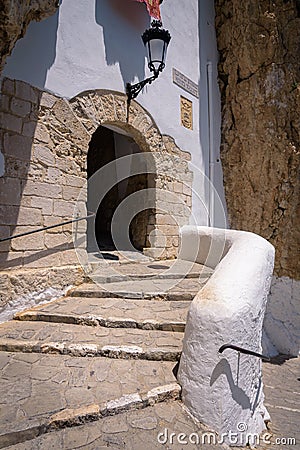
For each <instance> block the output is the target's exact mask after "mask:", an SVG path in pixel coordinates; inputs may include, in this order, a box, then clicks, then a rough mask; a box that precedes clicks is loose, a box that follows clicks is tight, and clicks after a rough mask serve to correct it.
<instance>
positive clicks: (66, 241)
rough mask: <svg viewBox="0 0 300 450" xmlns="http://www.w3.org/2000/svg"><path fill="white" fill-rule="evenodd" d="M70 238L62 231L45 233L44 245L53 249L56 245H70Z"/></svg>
mask: <svg viewBox="0 0 300 450" xmlns="http://www.w3.org/2000/svg"><path fill="white" fill-rule="evenodd" d="M70 242H71V239H70V237H69V236H67V235H66V234H64V233H55V234H53V233H50V234H49V233H46V235H45V245H46V247H47V248H48V249H51V248H52V249H54V248H57V247H66V246H68V245H70Z"/></svg>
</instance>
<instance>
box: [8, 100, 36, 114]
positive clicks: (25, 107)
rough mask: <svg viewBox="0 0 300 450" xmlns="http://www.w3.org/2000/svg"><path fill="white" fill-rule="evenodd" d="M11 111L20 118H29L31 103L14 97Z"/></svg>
mask: <svg viewBox="0 0 300 450" xmlns="http://www.w3.org/2000/svg"><path fill="white" fill-rule="evenodd" d="M10 109H11V112H12V113H13V114H15V115H16V116H20V117H25V116H27V115H28V114H29V113H30V111H31V103H29V102H27V101H25V100H20V99H19V98H16V97H13V98H12V99H11V103H10Z"/></svg>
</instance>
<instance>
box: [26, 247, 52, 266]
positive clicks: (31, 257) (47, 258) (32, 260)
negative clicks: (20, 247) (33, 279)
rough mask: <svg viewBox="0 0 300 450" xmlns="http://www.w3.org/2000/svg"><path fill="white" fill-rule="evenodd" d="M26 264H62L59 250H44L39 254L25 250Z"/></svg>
mask: <svg viewBox="0 0 300 450" xmlns="http://www.w3.org/2000/svg"><path fill="white" fill-rule="evenodd" d="M24 264H26V266H27V268H35V267H36V268H39V267H58V266H59V265H60V261H59V252H56V251H55V250H52V249H51V250H44V251H42V252H39V253H38V254H37V253H36V252H33V251H25V252H24Z"/></svg>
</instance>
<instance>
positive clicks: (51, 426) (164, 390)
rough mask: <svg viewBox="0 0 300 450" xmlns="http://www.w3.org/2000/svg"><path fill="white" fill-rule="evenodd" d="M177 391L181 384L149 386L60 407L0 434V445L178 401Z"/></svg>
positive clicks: (178, 391)
mask: <svg viewBox="0 0 300 450" xmlns="http://www.w3.org/2000/svg"><path fill="white" fill-rule="evenodd" d="M180 394H181V387H180V385H179V384H178V383H170V384H167V385H163V386H159V387H156V388H154V389H151V390H149V391H148V392H146V393H144V394H143V393H141V394H138V393H134V394H127V395H124V396H122V397H120V398H117V399H115V400H109V401H107V402H105V403H103V404H96V403H95V404H91V405H87V406H83V407H80V408H75V409H63V410H61V411H59V412H57V413H55V414H53V415H51V416H50V418H49V419H45V420H43V421H41V422H40V423H39V424H37V425H34V426H31V427H28V428H26V429H23V430H17V431H13V432H10V433H5V434H2V435H0V448H5V447H8V446H10V445H16V444H19V443H22V442H25V441H28V440H31V439H34V438H36V437H38V436H41V435H42V434H46V433H49V432H51V431H55V430H59V429H63V428H66V427H74V426H79V425H82V424H84V423H88V422H93V421H96V420H101V419H103V418H105V417H108V416H114V415H117V414H122V413H124V412H126V411H132V410H138V409H143V408H146V407H148V406H152V405H154V404H156V403H161V402H164V401H167V400H173V401H175V400H179V399H180Z"/></svg>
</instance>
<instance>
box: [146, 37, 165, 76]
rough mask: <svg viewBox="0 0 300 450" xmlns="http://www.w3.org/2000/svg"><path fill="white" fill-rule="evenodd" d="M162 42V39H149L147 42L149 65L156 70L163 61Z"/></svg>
mask: <svg viewBox="0 0 300 450" xmlns="http://www.w3.org/2000/svg"><path fill="white" fill-rule="evenodd" d="M163 50H164V41H163V40H162V39H151V41H149V63H152V64H153V66H154V67H155V69H158V68H159V66H160V64H161V63H162V62H164V61H163V56H164V51H163Z"/></svg>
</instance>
